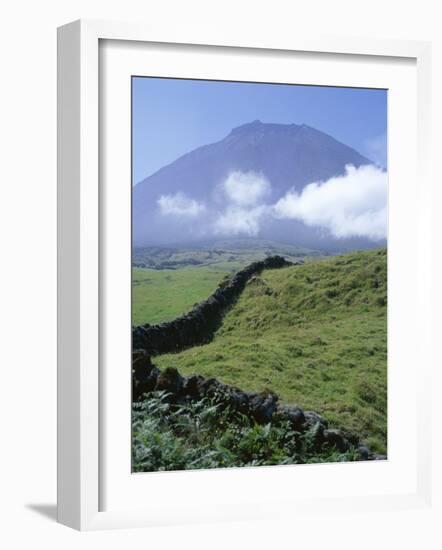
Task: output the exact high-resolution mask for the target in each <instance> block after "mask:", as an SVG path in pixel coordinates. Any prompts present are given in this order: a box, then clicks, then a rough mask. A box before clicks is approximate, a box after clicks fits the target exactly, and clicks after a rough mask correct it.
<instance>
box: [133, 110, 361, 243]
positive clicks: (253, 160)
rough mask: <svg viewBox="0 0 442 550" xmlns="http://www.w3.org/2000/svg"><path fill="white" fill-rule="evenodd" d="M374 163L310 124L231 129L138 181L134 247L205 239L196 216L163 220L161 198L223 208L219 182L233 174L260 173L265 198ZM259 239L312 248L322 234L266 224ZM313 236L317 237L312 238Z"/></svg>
mask: <svg viewBox="0 0 442 550" xmlns="http://www.w3.org/2000/svg"><path fill="white" fill-rule="evenodd" d="M348 164H351V165H353V166H355V167H359V166H362V165H365V164H370V161H369V160H368V159H367V158H365V157H363V156H362V155H360V154H359V153H358V152H357V151H355V150H354V149H352V148H350V147H348V146H346V145H344V144H342V143H340V142H339V141H337V140H335V139H334V138H333V137H331V136H329V135H327V134H325V133H323V132H320V131H318V130H316V129H314V128H311V127H309V126H306V125H296V124H287V125H286V124H266V123H262V122H260V121H254V122H252V123H249V124H245V125H243V126H240V127H238V128H235V129H233V130H232V131H231V132H230V134H229V135H228V136H226V137H225V138H224V139H222V140H221V141H219V142H217V143H213V144H210V145H206V146H203V147H200V148H198V149H195V150H194V151H191V152H190V153H188V154H186V155H184V156H182V157H180V158H179V159H177V160H176V161H175V162H173V163H171V164H169V165H168V166H165V167H164V168H162V169H160V170H159V171H158V172H156V173H155V174H153V175H151V176H149V177H148V178H146V179H145V180H143V181H141V182H140V183H138V184H137V185H136V186H135V187H134V190H133V229H134V233H133V237H134V244H135V245H136V246H142V245H146V244H147V245H148V244H166V243H169V244H170V243H179V242H195V241H197V240H199V239H201V238H206V239H207V234H206V233H204V232H203V231H202V230H201V228H200V226H199V225H198V221H200V218H201V217H200V216H199V217H198V219H195V218H187V219H186V218H185V219H183V220H181V222H179V221H177V220H173V219H171V218H170V217H166V218H164V217H162V216H161V214H160V213H159V209H158V200H159V198H160V197H161V196H164V195H169V196H174V195H176V194H177V193H185V194H187V195H189V196H190V197H192V200H195V201H202V202H204V204H207V205H208V206H209V210H210V207H212V206H214V205H217V204H219V201H220V192H219V188H220V185H221V183H222V182H223V181H224V180H225V179H226V178H227V177H228V175H229V174H231V173H232V172H235V171H239V172H242V173H248V172H253V173H256V174H260V175H262V176H263V177H265V178H267V180H268V181H269V182H270V183H271V190H270V193H269V196H268V197H267V199H268V200H269V201H276V200H278V199H279V198H281V197H282V196H283V195H284V194H285V193H286V192H287V191H289V190H290V189H292V188H293V189H295V190H296V191H301V190H302V189H303V188H304V187H305V185H307V184H308V183H311V182H314V181H323V180H327V179H329V178H330V177H332V176H337V175H342V174H344V172H345V166H346V165H348ZM260 236H261V237H264V238H270V239H276V240H281V236H282V237H283V238H284V240H285V242H293V243H295V244H304V245H306V246H311V247H314V242H315V241H317V236H318V231H316V230H313V229H311V228H306V227H305V226H303V225H302V224H300V223H296V222H293V221H292V222H289V223H287V222H281V221H280V222H278V223H276V224H275V223H273V224H268V225H267V227H266V228H265V229H264V232H263V234H262V235H260ZM312 236H313V237H312Z"/></svg>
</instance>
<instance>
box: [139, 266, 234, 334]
mask: <svg viewBox="0 0 442 550" xmlns="http://www.w3.org/2000/svg"><path fill="white" fill-rule="evenodd" d="M240 267H242V266H240V265H238V264H236V263H232V264H226V265H221V266H201V267H185V268H182V269H176V270H155V269H145V268H132V324H133V325H141V324H144V323H149V324H151V325H152V324H157V323H161V322H163V321H170V320H172V319H174V318H175V317H177V316H178V315H180V314H181V313H184V312H185V311H188V310H189V309H191V308H192V306H193V305H194V304H195V303H197V302H200V301H201V300H204V299H205V298H207V296H209V295H210V294H211V293H212V292H213V291H214V290H215V289H216V287H217V286H218V284H219V283H220V281H221V280H222V279H223V278H224V277H225V276H226V275H228V274H229V273H233V272H235V271H236V270H237V269H240Z"/></svg>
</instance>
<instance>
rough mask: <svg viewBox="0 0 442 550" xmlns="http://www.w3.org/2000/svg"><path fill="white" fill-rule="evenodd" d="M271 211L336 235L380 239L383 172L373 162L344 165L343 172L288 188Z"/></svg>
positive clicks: (384, 226)
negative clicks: (301, 188) (322, 179)
mask: <svg viewBox="0 0 442 550" xmlns="http://www.w3.org/2000/svg"><path fill="white" fill-rule="evenodd" d="M272 211H273V214H274V215H275V216H276V217H277V218H290V219H297V220H300V221H302V222H304V223H305V224H306V225H309V226H318V227H324V228H326V229H328V230H329V231H330V232H331V233H332V234H333V235H334V236H335V237H338V238H344V237H353V236H357V237H367V238H369V239H372V240H380V239H383V238H385V237H386V234H387V173H386V172H385V171H383V170H381V169H380V168H378V167H376V166H373V165H366V166H361V167H360V168H355V167H354V166H347V167H346V173H345V175H344V176H338V177H334V178H331V179H329V180H327V181H325V182H320V183H311V184H309V185H307V186H306V187H305V188H304V189H303V190H302V192H301V193H300V194H298V193H296V192H295V191H289V192H288V193H287V194H286V195H285V196H284V197H283V198H282V199H280V200H279V201H278V202H277V203H276V204H275V205H274V207H273V209H272Z"/></svg>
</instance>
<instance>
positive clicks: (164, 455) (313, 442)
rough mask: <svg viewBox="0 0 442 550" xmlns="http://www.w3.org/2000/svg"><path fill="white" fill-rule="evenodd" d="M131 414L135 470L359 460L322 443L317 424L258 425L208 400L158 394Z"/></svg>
mask: <svg viewBox="0 0 442 550" xmlns="http://www.w3.org/2000/svg"><path fill="white" fill-rule="evenodd" d="M132 418H133V422H132V435H133V440H132V471H133V472H153V471H163V470H192V469H199V468H226V467H235V466H267V465H277V464H278V465H282V464H305V463H318V462H344V461H345V462H348V461H353V460H357V452H356V450H355V449H354V448H350V449H349V450H347V451H346V452H339V451H338V450H337V449H336V448H335V447H334V446H324V445H322V446H321V447H318V438H317V432H318V426H312V427H311V428H310V429H309V430H307V431H306V432H304V433H300V432H297V431H295V430H293V429H292V428H291V426H290V424H289V423H288V422H283V421H281V422H277V421H276V422H272V423H271V424H270V423H269V424H265V425H260V424H257V423H256V422H254V421H253V420H251V419H250V418H249V417H247V416H245V415H242V414H240V413H238V412H236V411H233V410H232V409H229V408H228V407H222V406H221V405H220V404H219V403H216V402H215V401H211V400H209V399H202V400H200V401H197V402H193V403H187V404H182V405H176V404H171V403H170V402H169V401H168V399H167V394H166V393H164V392H155V393H154V394H151V395H150V396H149V397H148V398H147V399H146V400H144V401H141V402H139V403H134V406H133V413H132Z"/></svg>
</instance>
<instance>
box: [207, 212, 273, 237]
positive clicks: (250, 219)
mask: <svg viewBox="0 0 442 550" xmlns="http://www.w3.org/2000/svg"><path fill="white" fill-rule="evenodd" d="M266 209H267V207H266V206H257V207H255V208H241V207H238V206H231V207H229V208H227V209H226V210H225V211H224V213H223V214H221V215H220V216H219V217H218V219H217V220H216V221H215V224H214V226H213V231H214V233H215V235H226V236H233V235H248V236H249V237H255V236H256V235H257V234H258V233H259V222H260V218H261V216H262V215H263V214H264V212H265V210H266Z"/></svg>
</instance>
